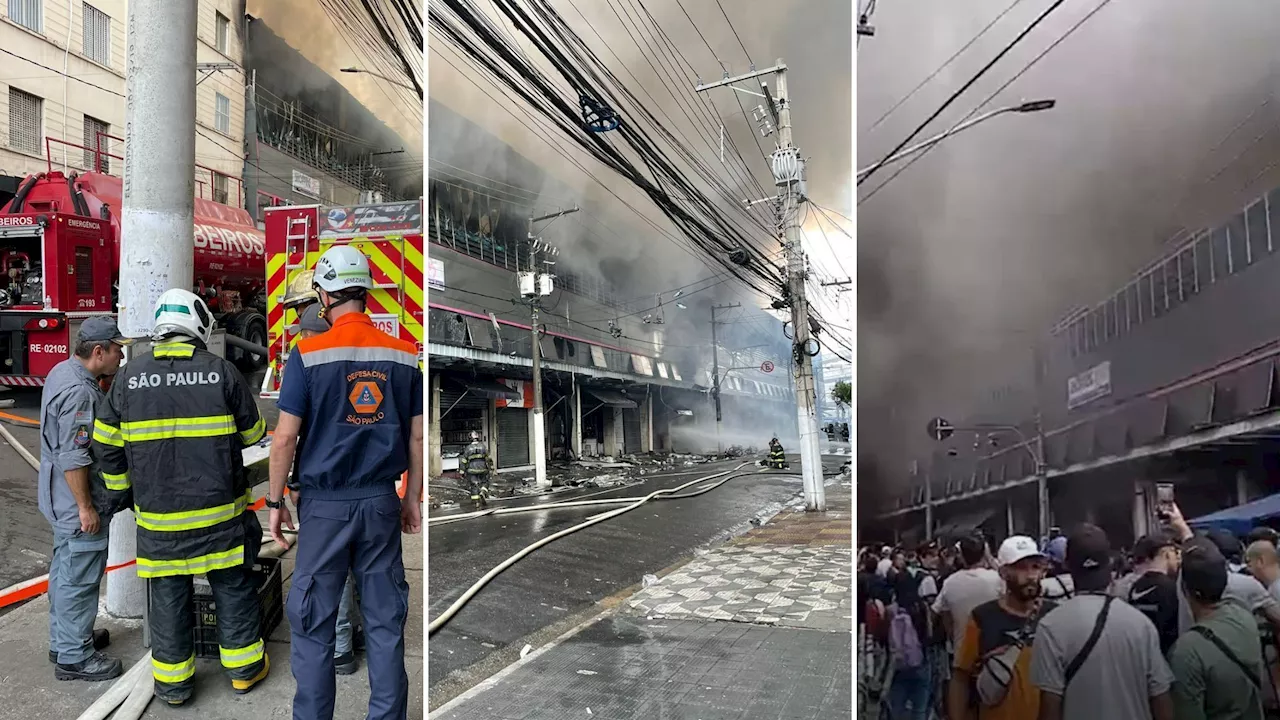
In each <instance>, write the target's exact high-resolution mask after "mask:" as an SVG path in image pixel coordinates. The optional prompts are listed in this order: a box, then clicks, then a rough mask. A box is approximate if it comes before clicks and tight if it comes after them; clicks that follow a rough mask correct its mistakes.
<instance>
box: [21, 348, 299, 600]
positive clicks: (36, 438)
mask: <svg viewBox="0 0 1280 720" xmlns="http://www.w3.org/2000/svg"><path fill="white" fill-rule="evenodd" d="M248 381H249V382H250V383H251V385H252V387H253V388H254V390H255V395H256V394H257V393H256V390H257V388H258V386H259V385H260V384H261V382H262V371H258V372H256V373H253V374H252V376H250V377H249V378H248ZM0 399H12V400H14V401H15V402H14V406H13V407H11V408H3V409H0V412H4V413H6V414H9V415H17V416H20V417H25V418H29V419H31V420H35V421H38V420H39V418H40V390H39V389H35V388H33V389H26V388H9V389H7V391H3V392H0ZM258 406H259V408H260V409H261V410H262V415H263V417H264V418H265V419H266V421H267V427H268V428H272V427H275V423H276V419H277V417H279V414H278V411H277V410H276V406H275V402H274V401H271V400H259V401H258ZM0 422H4V423H5V426H6V427H7V428H8V429H9V431H10V432H11V433H13V436H14V437H15V438H16V439H17V440H18V442H20V443H22V445H23V447H25V448H26V449H27V452H30V453H31V454H32V455H35V456H36V457H37V458H39V457H40V430H39V428H38V427H37V426H35V425H33V424H28V423H21V422H16V421H13V420H6V419H5V418H4V417H3V416H2V415H0ZM52 548H53V531H51V530H50V529H49V523H48V522H47V521H46V520H45V519H44V516H43V515H41V514H40V508H39V506H38V501H37V498H36V473H35V471H34V470H32V469H31V466H30V465H27V463H26V461H25V460H23V459H22V456H21V455H19V454H18V453H17V452H16V451H15V450H14V449H13V448H11V447H9V444H8V443H6V442H4V441H3V440H0V589H4V588H6V587H9V586H10V585H13V584H15V583H19V582H22V581H23V580H29V579H31V578H33V577H38V576H40V575H43V574H45V573H46V572H48V571H49V553H50V552H51V550H52ZM3 612H4V610H0V613H3Z"/></svg>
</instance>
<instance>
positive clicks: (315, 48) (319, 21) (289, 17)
mask: <svg viewBox="0 0 1280 720" xmlns="http://www.w3.org/2000/svg"><path fill="white" fill-rule="evenodd" d="M416 4H417V5H418V6H419V7H421V6H422V2H421V0H417V2H416ZM246 10H247V12H248V13H249V14H250V15H252V16H254V17H256V18H261V19H262V21H263V22H265V23H266V24H267V25H268V26H269V27H270V28H271V29H272V30H273V31H274V32H275V33H276V34H277V35H279V36H280V37H281V38H282V39H283V40H284V41H285V42H286V43H288V44H289V45H290V46H292V47H293V48H295V49H297V50H298V52H300V53H302V55H303V56H304V57H306V58H307V60H310V61H311V62H312V63H314V64H315V65H316V66H317V67H319V68H320V69H321V70H323V71H324V72H325V73H327V74H328V75H329V76H330V78H331V79H334V80H337V81H338V82H339V83H341V84H342V85H343V87H345V88H346V89H347V90H348V91H349V92H350V93H351V94H352V95H353V96H355V98H356V99H357V100H359V101H360V103H361V104H362V105H364V106H365V107H366V108H368V109H369V111H370V112H372V113H373V114H374V115H376V116H377V117H378V119H380V120H382V121H383V122H384V123H386V124H387V125H388V126H389V127H391V128H392V129H393V130H395V132H396V133H397V134H398V135H399V136H400V138H401V140H402V141H403V142H404V143H406V150H407V151H410V152H413V154H414V156H415V157H416V156H419V155H420V151H419V150H418V148H419V147H420V146H421V142H422V115H421V114H420V113H418V112H416V111H415V110H414V109H413V108H411V107H406V106H405V103H404V99H403V97H402V95H403V93H401V92H399V91H398V90H397V89H395V88H393V87H388V86H387V81H386V80H382V79H380V78H376V77H373V76H372V75H367V74H363V73H355V74H353V73H343V72H341V68H344V67H352V66H357V67H363V66H364V65H365V64H366V61H365V59H364V58H363V57H361V56H359V55H357V54H356V53H355V52H354V51H353V50H352V47H355V48H359V47H360V46H359V45H358V44H357V43H356V41H355V40H354V39H350V40H348V41H346V42H344V40H343V37H342V36H341V35H340V34H339V30H338V29H337V28H336V27H335V26H334V23H333V21H331V20H330V18H329V16H328V15H327V14H326V13H325V9H324V6H323V5H321V3H320V2H319V0H246ZM295 80H296V83H297V87H296V88H292V90H296V91H303V92H305V91H306V90H317V89H322V87H323V86H321V87H313V86H314V85H317V84H318V83H321V82H322V80H321V79H319V78H311V77H307V76H304V75H302V74H300V75H299V76H298V77H297V78H295Z"/></svg>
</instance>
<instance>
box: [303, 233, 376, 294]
mask: <svg viewBox="0 0 1280 720" xmlns="http://www.w3.org/2000/svg"><path fill="white" fill-rule="evenodd" d="M315 284H316V285H317V286H319V287H320V289H321V290H324V291H325V292H327V293H331V294H332V293H338V292H342V291H343V290H350V289H352V288H364V289H365V290H372V289H373V275H372V274H371V273H370V272H369V259H368V258H366V257H365V256H364V253H362V252H360V251H359V250H357V249H355V248H353V247H351V246H349V245H336V246H334V247H331V248H329V249H328V250H326V251H325V253H324V254H323V255H321V256H320V259H319V260H317V261H316V270H315Z"/></svg>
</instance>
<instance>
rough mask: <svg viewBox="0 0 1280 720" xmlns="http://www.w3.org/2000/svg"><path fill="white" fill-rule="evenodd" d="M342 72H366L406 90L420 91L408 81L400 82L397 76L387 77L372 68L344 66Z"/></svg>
mask: <svg viewBox="0 0 1280 720" xmlns="http://www.w3.org/2000/svg"><path fill="white" fill-rule="evenodd" d="M342 72H344V73H363V74H365V75H372V76H374V77H376V78H378V79H379V80H383V81H385V82H389V83H391V84H392V85H395V86H396V87H401V88H404V89H405V90H408V91H410V92H415V93H416V92H419V91H418V88H416V87H414V86H413V85H410V84H408V83H403V82H400V81H399V80H396V79H395V78H389V77H387V76H386V75H383V74H382V73H378V72H374V71H372V70H365V69H364V68H358V67H344V68H342Z"/></svg>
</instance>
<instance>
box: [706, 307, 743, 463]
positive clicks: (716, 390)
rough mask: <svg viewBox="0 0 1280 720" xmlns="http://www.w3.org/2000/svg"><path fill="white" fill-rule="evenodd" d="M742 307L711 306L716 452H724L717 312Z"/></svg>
mask: <svg viewBox="0 0 1280 720" xmlns="http://www.w3.org/2000/svg"><path fill="white" fill-rule="evenodd" d="M736 307H742V303H734V304H732V305H712V306H711V395H712V397H713V398H714V399H715V402H716V452H717V453H721V452H724V447H723V446H722V445H721V444H720V417H721V416H720V343H719V341H718V340H717V339H716V325H717V324H718V323H717V322H716V311H717V310H730V309H733V308H736Z"/></svg>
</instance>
